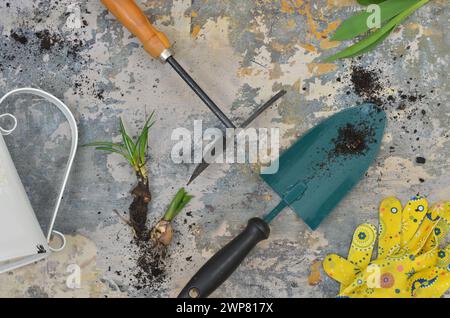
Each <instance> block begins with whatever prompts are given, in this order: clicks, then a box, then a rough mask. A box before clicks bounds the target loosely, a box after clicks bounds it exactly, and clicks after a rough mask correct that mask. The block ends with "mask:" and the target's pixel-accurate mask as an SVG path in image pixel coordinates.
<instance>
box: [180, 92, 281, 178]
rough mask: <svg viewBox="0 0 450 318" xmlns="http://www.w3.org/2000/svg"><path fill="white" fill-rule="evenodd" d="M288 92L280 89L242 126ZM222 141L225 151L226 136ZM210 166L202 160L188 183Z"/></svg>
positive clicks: (248, 123)
mask: <svg viewBox="0 0 450 318" xmlns="http://www.w3.org/2000/svg"><path fill="white" fill-rule="evenodd" d="M285 94H286V91H285V90H284V89H283V90H281V91H279V92H278V93H277V94H276V95H274V96H273V97H272V98H271V99H269V100H268V101H267V102H266V103H265V104H264V105H262V106H261V107H259V108H258V109H257V110H256V111H254V112H253V113H252V114H251V115H250V117H248V118H247V119H246V120H245V121H244V122H243V123H242V124H241V125H240V128H245V127H247V126H248V125H250V123H251V122H252V121H253V120H255V118H256V117H258V116H259V115H261V114H262V113H263V112H264V111H265V110H266V109H267V108H269V107H270V106H272V105H273V104H274V103H275V102H276V101H278V100H279V99H280V98H281V97H283V96H284V95H285ZM222 143H223V150H224V151H225V148H226V140H225V137H224V138H223V139H222ZM208 167H209V163H207V162H206V161H205V160H204V159H203V160H202V162H201V163H199V164H198V165H197V167H196V168H195V170H194V172H193V173H192V175H191V178H190V179H189V181H188V183H187V185H189V184H191V183H192V181H194V180H195V179H196V178H197V177H198V176H199V175H200V174H201V173H202V172H203V171H205V170H206V168H208Z"/></svg>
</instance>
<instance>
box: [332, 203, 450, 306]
mask: <svg viewBox="0 0 450 318" xmlns="http://www.w3.org/2000/svg"><path fill="white" fill-rule="evenodd" d="M427 209H428V204H427V201H426V200H425V199H423V198H421V197H414V198H412V199H411V200H410V201H409V202H408V204H407V205H406V206H405V209H404V210H403V211H402V207H401V203H400V202H399V201H398V200H397V199H396V198H393V197H391V198H387V199H385V200H383V202H382V203H381V205H380V227H379V232H380V238H379V243H378V259H377V260H375V261H373V262H372V263H370V258H371V255H372V251H373V246H374V244H375V241H376V230H375V228H374V227H373V226H372V225H370V224H363V225H361V226H359V227H358V228H357V230H356V231H355V234H354V236H353V241H352V245H351V247H350V251H349V255H348V260H346V259H344V258H342V257H340V256H337V255H329V256H327V258H326V259H325V260H324V269H325V271H326V272H327V273H328V274H329V275H330V277H332V278H334V279H336V280H337V281H339V282H341V293H340V294H341V295H342V296H346V295H349V296H352V297H364V296H366V297H367V296H368V297H372V296H378V297H387V296H397V297H407V292H406V290H407V289H408V287H407V281H408V278H409V277H412V275H414V273H415V272H416V271H419V270H421V269H426V268H428V267H431V266H433V265H434V264H435V263H436V261H437V254H438V253H437V248H436V247H433V248H431V247H432V246H431V244H430V249H429V250H425V247H424V245H426V242H427V241H428V239H429V237H430V236H431V234H432V231H433V228H434V227H435V226H436V223H437V221H438V217H439V216H438V215H439V213H441V212H442V211H437V210H436V209H434V208H432V209H431V211H430V212H429V213H427ZM441 210H442V209H441ZM425 216H427V217H425ZM422 247H424V248H423V250H422ZM421 250H422V251H421ZM419 254H420V255H419ZM441 254H442V253H441ZM369 263H370V265H369ZM367 283H368V284H367ZM367 285H369V286H367ZM380 287H384V288H380ZM394 287H399V288H394Z"/></svg>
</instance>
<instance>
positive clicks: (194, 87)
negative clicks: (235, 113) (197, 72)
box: [166, 56, 236, 128]
mask: <svg viewBox="0 0 450 318" xmlns="http://www.w3.org/2000/svg"><path fill="white" fill-rule="evenodd" d="M166 62H167V63H169V64H170V66H172V68H173V69H174V70H175V71H176V72H177V73H178V75H180V76H181V78H182V79H183V80H184V81H185V82H186V83H187V84H188V85H189V87H190V88H191V89H192V90H193V91H194V92H195V94H197V96H198V97H200V99H201V100H202V101H203V103H205V105H206V106H208V108H209V109H210V110H211V111H212V112H213V113H214V115H216V116H217V118H219V120H220V121H221V122H222V123H223V124H224V125H225V127H226V128H236V126H235V125H234V124H233V123H232V122H231V120H230V119H229V118H228V117H227V115H225V114H224V113H223V112H222V111H221V110H220V108H219V106H217V105H216V103H214V102H213V101H212V99H211V98H209V96H208V95H207V94H206V93H205V92H204V91H203V89H202V88H201V87H200V86H198V84H197V83H196V82H195V81H194V80H193V79H192V77H191V76H190V75H189V74H188V73H187V72H186V71H185V70H184V69H183V67H182V66H181V65H180V64H178V62H177V60H175V58H174V57H173V56H170V57H169V58H167V60H166Z"/></svg>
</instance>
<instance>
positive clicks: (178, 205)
mask: <svg viewBox="0 0 450 318" xmlns="http://www.w3.org/2000/svg"><path fill="white" fill-rule="evenodd" d="M192 198H193V196H192V195H189V194H188V193H187V192H186V190H185V189H184V188H181V189H180V190H178V192H177V194H176V195H175V197H174V198H173V199H172V202H171V203H170V205H169V207H168V208H167V211H166V213H165V214H164V217H163V219H164V220H165V221H168V222H171V221H172V220H173V219H174V218H175V217H176V216H177V215H178V214H179V213H180V212H181V211H182V210H183V208H184V207H185V206H186V205H187V204H188V203H189V201H191V199H192Z"/></svg>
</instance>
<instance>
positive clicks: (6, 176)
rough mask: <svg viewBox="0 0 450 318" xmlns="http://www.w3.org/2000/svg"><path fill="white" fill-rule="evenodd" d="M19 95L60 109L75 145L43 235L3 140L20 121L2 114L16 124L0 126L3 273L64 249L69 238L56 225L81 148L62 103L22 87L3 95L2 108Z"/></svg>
mask: <svg viewBox="0 0 450 318" xmlns="http://www.w3.org/2000/svg"><path fill="white" fill-rule="evenodd" d="M16 94H32V95H37V96H40V97H42V98H44V99H46V100H47V101H49V102H50V103H52V104H54V105H55V106H56V107H58V108H59V110H61V111H62V112H63V114H64V116H65V117H66V119H67V120H68V121H69V124H70V130H71V133H72V146H71V150H70V155H69V161H68V163H67V167H66V171H65V172H64V178H63V183H62V187H61V190H60V193H59V195H58V198H57V201H56V206H55V208H54V210H53V215H52V217H51V220H50V225H49V228H48V229H47V231H46V234H44V231H43V229H42V228H41V226H40V225H39V222H38V220H37V218H36V215H35V213H34V211H33V208H32V207H31V204H30V201H29V199H28V197H27V194H26V192H25V189H24V187H23V185H22V182H21V181H20V178H19V175H18V174H17V171H16V168H15V166H14V163H13V161H12V159H11V156H10V154H9V151H8V149H7V147H6V144H5V141H4V139H3V136H5V135H9V134H11V133H12V132H13V131H14V130H15V128H16V127H17V124H18V123H17V119H16V117H14V115H12V114H9V113H6V114H1V113H0V118H4V117H10V118H11V119H12V121H13V125H12V127H10V128H9V129H6V128H4V127H3V128H2V127H1V126H0V273H4V272H6V271H10V270H13V269H15V268H18V267H21V266H25V265H28V264H31V263H34V262H36V261H38V260H41V259H44V258H46V257H47V256H48V255H50V253H51V252H52V251H53V252H57V251H61V250H62V249H63V248H64V246H65V244H66V239H65V237H64V235H63V234H62V233H60V232H58V231H55V230H54V229H53V226H54V224H55V220H56V215H57V213H58V209H59V206H60V204H61V199H62V196H63V193H64V189H65V187H66V183H67V180H68V177H69V173H70V169H71V167H72V164H73V160H74V158H75V153H76V149H77V145H78V128H77V125H76V122H75V118H74V117H73V115H72V113H71V112H70V110H69V108H68V107H67V106H66V105H65V104H64V103H63V102H61V101H60V100H59V99H57V98H56V97H54V96H53V95H51V94H49V93H46V92H44V91H42V90H39V89H35V88H20V89H16V90H13V91H10V92H9V93H7V94H6V95H4V96H3V97H2V98H1V99H0V106H1V104H2V102H3V101H4V100H5V99H6V98H8V97H9V96H11V95H16ZM0 109H1V108H0ZM53 236H58V237H60V239H61V246H60V247H58V248H54V247H50V246H49V242H50V239H51V238H52V237H53Z"/></svg>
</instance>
